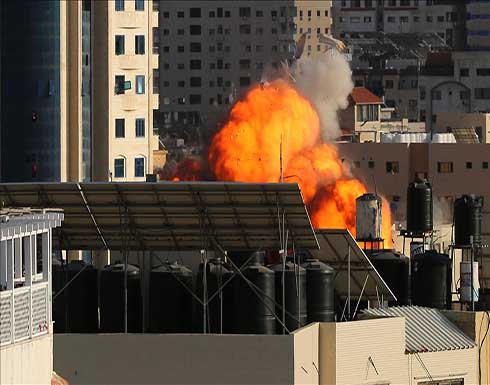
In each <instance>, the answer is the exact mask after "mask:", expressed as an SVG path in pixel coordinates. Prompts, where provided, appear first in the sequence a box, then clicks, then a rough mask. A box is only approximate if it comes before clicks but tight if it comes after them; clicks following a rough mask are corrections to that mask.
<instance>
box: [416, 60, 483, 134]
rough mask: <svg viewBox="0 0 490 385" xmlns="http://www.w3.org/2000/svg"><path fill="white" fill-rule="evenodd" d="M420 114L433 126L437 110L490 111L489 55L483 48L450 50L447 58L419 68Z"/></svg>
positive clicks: (428, 124) (439, 111)
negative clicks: (439, 63) (427, 69)
mask: <svg viewBox="0 0 490 385" xmlns="http://www.w3.org/2000/svg"><path fill="white" fill-rule="evenodd" d="M419 108H420V118H421V120H425V121H426V122H427V127H429V128H433V127H435V123H436V120H437V114H438V113H441V112H453V113H469V112H489V111H490V55H489V54H488V52H485V51H475V52H471V51H460V52H452V54H451V62H450V63H448V65H447V66H446V67H444V66H442V67H440V68H438V69H437V70H436V71H434V72H432V71H430V72H425V73H424V72H423V73H422V76H421V77H420V81H419Z"/></svg>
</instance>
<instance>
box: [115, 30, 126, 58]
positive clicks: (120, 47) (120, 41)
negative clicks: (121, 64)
mask: <svg viewBox="0 0 490 385" xmlns="http://www.w3.org/2000/svg"><path fill="white" fill-rule="evenodd" d="M116 55H124V35H116Z"/></svg>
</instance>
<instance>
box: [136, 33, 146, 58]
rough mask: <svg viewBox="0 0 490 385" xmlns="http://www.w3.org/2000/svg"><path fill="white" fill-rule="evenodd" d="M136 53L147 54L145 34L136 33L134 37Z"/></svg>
mask: <svg viewBox="0 0 490 385" xmlns="http://www.w3.org/2000/svg"><path fill="white" fill-rule="evenodd" d="M134 53H135V54H136V55H144V54H145V35H136V36H135V37H134Z"/></svg>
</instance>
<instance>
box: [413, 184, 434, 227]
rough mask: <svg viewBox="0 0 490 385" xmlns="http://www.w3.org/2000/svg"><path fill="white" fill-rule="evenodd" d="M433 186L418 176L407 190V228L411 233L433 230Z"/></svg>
mask: <svg viewBox="0 0 490 385" xmlns="http://www.w3.org/2000/svg"><path fill="white" fill-rule="evenodd" d="M432 215H433V210H432V187H431V185H430V183H429V182H427V180H426V179H421V178H417V179H416V180H415V182H412V183H410V184H409V185H408V190H407V230H408V231H409V232H411V233H423V232H427V231H432V228H433V220H432Z"/></svg>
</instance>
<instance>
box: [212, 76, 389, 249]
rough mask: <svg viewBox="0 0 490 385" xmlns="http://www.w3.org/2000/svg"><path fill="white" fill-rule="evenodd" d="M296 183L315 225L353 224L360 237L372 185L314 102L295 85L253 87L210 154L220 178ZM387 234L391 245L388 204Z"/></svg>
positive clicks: (385, 212) (278, 83)
mask: <svg viewBox="0 0 490 385" xmlns="http://www.w3.org/2000/svg"><path fill="white" fill-rule="evenodd" d="M281 159H282V172H283V178H284V181H285V182H296V183H298V184H299V186H300V187H301V191H302V194H303V198H304V200H305V203H306V204H307V208H308V211H309V213H310V215H311V220H312V224H313V226H314V227H315V228H347V229H349V230H350V231H351V233H352V234H353V235H354V236H355V224H356V198H357V197H358V196H360V195H362V194H364V193H366V192H367V188H366V186H365V185H364V184H363V183H362V182H361V181H359V180H357V179H354V178H352V177H351V176H350V172H349V170H347V169H346V168H345V166H344V165H343V164H342V162H341V160H340V158H339V156H338V152H337V149H336V147H335V146H334V145H333V144H331V143H325V142H323V141H322V139H321V135H320V120H319V117H318V114H317V112H316V111H315V109H314V107H313V106H312V104H311V103H310V102H309V101H308V100H307V99H306V98H305V97H303V96H302V95H301V94H300V93H299V92H298V91H297V90H296V89H295V88H294V87H293V86H292V85H291V84H289V83H287V82H286V81H284V80H275V81H273V82H271V83H270V84H269V85H267V86H256V87H253V88H252V89H251V90H250V91H249V92H248V93H247V95H246V96H245V98H244V99H243V100H241V101H239V102H238V103H237V104H236V105H235V106H234V107H233V109H232V111H231V114H230V118H229V120H228V122H227V123H226V124H225V125H224V126H223V128H222V129H221V130H220V131H219V132H218V133H217V134H216V135H215V137H214V138H213V141H212V143H211V146H210V148H209V153H208V161H209V166H210V170H211V172H212V173H213V174H214V175H215V177H216V179H218V180H223V181H240V182H279V181H280V180H281ZM382 213H383V237H384V238H385V240H386V242H387V244H388V245H391V215H390V211H389V208H388V206H387V204H386V203H385V202H383V211H382Z"/></svg>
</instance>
